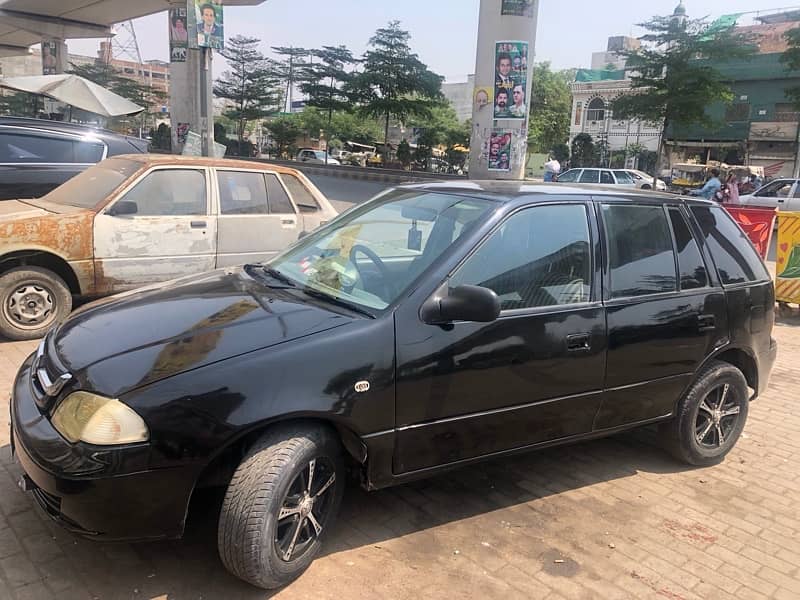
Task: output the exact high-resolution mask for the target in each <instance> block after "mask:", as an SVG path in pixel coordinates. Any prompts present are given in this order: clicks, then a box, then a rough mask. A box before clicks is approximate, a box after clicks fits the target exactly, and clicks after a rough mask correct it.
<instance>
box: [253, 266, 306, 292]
mask: <svg viewBox="0 0 800 600" xmlns="http://www.w3.org/2000/svg"><path fill="white" fill-rule="evenodd" d="M245 269H248V270H253V269H258V270H260V271H263V272H264V273H266V274H267V275H269V276H270V277H271V278H272V279H276V280H277V281H280V282H281V283H283V284H284V286H285V287H290V288H296V287H297V284H296V283H295V282H294V281H293V280H292V279H290V278H289V277H287V276H286V275H284V274H283V273H281V272H280V271H278V269H273V268H272V267H267V266H265V265H261V264H249V265H245ZM271 287H275V286H271Z"/></svg>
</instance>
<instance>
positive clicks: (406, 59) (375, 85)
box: [347, 21, 442, 161]
mask: <svg viewBox="0 0 800 600" xmlns="http://www.w3.org/2000/svg"><path fill="white" fill-rule="evenodd" d="M410 39H411V35H410V34H409V33H408V32H407V31H404V30H403V29H401V28H400V22H399V21H392V22H390V23H389V25H388V27H383V28H380V29H378V30H377V31H376V32H375V35H374V36H373V37H372V38H371V39H370V41H369V45H370V50H367V52H366V53H365V54H364V59H363V71H362V72H361V73H359V74H357V75H355V76H354V77H353V80H352V81H351V83H350V85H349V86H348V88H347V89H348V90H349V91H350V92H351V93H352V94H353V97H354V98H355V99H357V100H358V102H359V104H360V107H359V111H360V112H361V113H362V114H364V115H367V116H371V117H374V118H377V119H381V120H382V121H383V124H384V136H383V142H384V161H386V160H387V159H388V149H389V145H388V142H389V121H390V119H391V118H392V117H394V118H396V119H397V120H399V121H405V120H406V119H407V118H408V117H410V116H425V115H428V114H429V113H430V110H431V108H432V106H433V105H434V104H435V103H436V102H437V101H438V100H439V99H440V98H441V88H442V77H440V76H439V75H437V74H436V73H434V72H432V71H431V70H429V69H428V67H427V65H425V64H424V63H423V62H422V61H421V60H420V59H419V57H418V56H417V55H416V54H414V53H413V52H411V48H410V46H409V44H408V42H409V40H410Z"/></svg>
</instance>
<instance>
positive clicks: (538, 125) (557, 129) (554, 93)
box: [528, 62, 575, 153]
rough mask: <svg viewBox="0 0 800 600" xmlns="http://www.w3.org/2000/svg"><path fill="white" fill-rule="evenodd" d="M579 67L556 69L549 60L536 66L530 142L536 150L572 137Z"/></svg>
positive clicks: (534, 69)
mask: <svg viewBox="0 0 800 600" xmlns="http://www.w3.org/2000/svg"><path fill="white" fill-rule="evenodd" d="M574 79H575V71H574V70H572V69H570V70H565V71H553V70H551V68H550V63H549V62H543V63H538V64H536V65H535V66H534V68H533V91H532V92H531V96H532V100H531V104H530V114H531V118H530V122H529V125H528V146H529V147H530V150H531V151H532V152H540V153H547V152H550V151H551V150H552V149H553V148H554V147H555V146H556V145H557V144H564V143H566V141H567V140H568V139H569V120H570V117H571V115H572V90H570V87H569V84H570V82H571V81H573V80H574Z"/></svg>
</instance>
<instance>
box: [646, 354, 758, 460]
mask: <svg viewBox="0 0 800 600" xmlns="http://www.w3.org/2000/svg"><path fill="white" fill-rule="evenodd" d="M749 402H750V401H749V397H748V388H747V381H746V380H745V378H744V375H742V372H741V371H740V370H739V369H737V368H736V367H735V366H733V365H731V364H728V363H724V362H716V361H715V362H713V363H711V364H710V365H708V367H706V368H705V369H704V370H703V371H702V372H701V373H700V375H699V376H698V378H697V380H696V381H695V383H694V384H693V385H692V386H691V387H690V388H689V391H688V393H687V394H686V395H685V396H684V397H683V399H682V400H681V401H680V403H679V404H678V409H677V411H676V415H675V419H674V420H673V421H672V422H670V423H668V424H667V425H666V426H665V427H664V428H663V429H662V432H663V434H664V437H665V440H664V441H665V442H666V445H667V447H668V448H669V450H670V451H671V452H672V453H673V454H674V455H675V456H676V457H677V458H679V459H680V460H682V461H684V462H687V463H689V464H691V465H696V466H707V465H712V464H716V463H718V462H719V461H721V460H722V459H723V458H725V456H726V455H727V454H728V452H730V451H731V449H732V448H733V447H734V445H736V442H737V440H738V439H739V436H740V435H741V434H742V430H743V429H744V425H745V422H746V420H747V412H748V408H749Z"/></svg>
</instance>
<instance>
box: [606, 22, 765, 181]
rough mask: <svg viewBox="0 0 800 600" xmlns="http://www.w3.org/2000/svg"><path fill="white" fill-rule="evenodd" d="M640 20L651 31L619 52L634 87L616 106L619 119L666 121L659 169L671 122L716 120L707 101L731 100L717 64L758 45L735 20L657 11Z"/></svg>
mask: <svg viewBox="0 0 800 600" xmlns="http://www.w3.org/2000/svg"><path fill="white" fill-rule="evenodd" d="M640 26H641V27H644V28H645V29H646V30H647V31H648V33H647V34H646V35H645V36H643V37H642V38H641V39H642V41H644V42H645V43H644V44H643V45H642V47H641V48H638V49H636V50H624V51H621V52H620V54H621V55H622V56H624V57H625V58H626V59H627V68H628V69H629V70H630V71H631V73H632V74H631V81H632V90H633V93H631V94H628V95H624V96H621V97H619V98H618V99H617V100H615V101H614V102H613V103H612V110H613V112H614V116H615V117H616V118H619V119H641V120H643V121H650V122H660V123H661V124H662V134H661V147H660V148H659V152H658V164H657V167H656V171H657V172H658V171H660V169H661V161H662V157H663V148H664V144H665V142H666V134H667V132H668V130H669V129H670V127H690V126H693V125H703V126H712V125H713V122H712V120H711V119H710V117H709V116H708V113H707V112H706V107H707V106H709V105H710V104H712V103H714V102H719V101H721V102H726V103H729V102H731V101H732V100H733V92H732V91H731V89H730V85H729V82H727V81H726V80H725V78H724V77H723V75H722V74H721V73H720V72H719V70H718V69H717V68H716V66H715V65H719V64H721V63H725V62H728V61H731V60H735V59H746V58H748V57H750V56H751V55H752V54H753V52H754V50H755V48H754V46H753V45H752V44H751V43H750V42H751V40H750V38H749V37H747V36H745V35H742V34H738V33H736V32H735V31H734V24H733V23H723V22H722V21H720V22H716V23H712V24H709V23H707V22H706V21H705V20H704V19H697V20H690V19H686V18H678V17H653V18H652V19H650V21H648V22H646V23H642V24H641V25H640Z"/></svg>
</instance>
